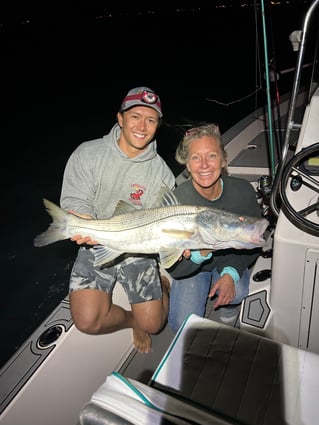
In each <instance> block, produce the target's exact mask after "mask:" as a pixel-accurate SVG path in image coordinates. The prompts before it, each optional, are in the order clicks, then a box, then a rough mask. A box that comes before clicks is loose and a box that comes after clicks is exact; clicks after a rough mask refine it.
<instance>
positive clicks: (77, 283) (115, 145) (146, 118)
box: [61, 87, 175, 353]
mask: <svg viewBox="0 0 319 425" xmlns="http://www.w3.org/2000/svg"><path fill="white" fill-rule="evenodd" d="M162 116H163V114H162V107H161V102H160V98H159V96H158V95H157V94H156V93H155V92H154V91H153V90H151V89H149V88H148V87H137V88H134V89H132V90H130V91H129V92H128V94H127V95H126V96H125V98H124V99H123V102H122V104H121V107H120V110H119V112H118V113H117V124H115V125H114V127H113V128H112V129H111V131H110V132H109V133H108V134H107V135H106V136H104V137H102V138H100V139H96V140H91V141H88V142H84V143H82V144H81V145H80V146H78V147H77V148H76V149H75V151H74V152H73V153H72V155H71V156H70V158H69V160H68V163H67V165H66V168H65V172H64V177H63V184H62V192H61V206H62V208H64V209H67V210H69V211H72V212H73V213H74V214H77V215H79V216H81V217H84V218H94V219H104V218H108V217H110V216H111V215H112V214H113V212H114V210H115V207H116V205H117V203H118V202H119V201H120V200H124V201H126V202H128V203H130V204H131V205H132V206H134V207H135V208H146V207H151V206H155V203H156V199H157V195H158V193H159V191H160V188H161V186H163V184H164V185H166V186H168V187H169V188H171V189H173V188H174V186H175V178H174V174H173V173H172V171H171V170H170V169H169V167H168V166H167V164H166V163H165V161H164V160H163V159H162V158H161V157H160V155H159V154H158V153H157V142H156V140H155V134H156V131H157V129H158V127H159V126H160V124H161V119H162ZM72 240H75V241H76V242H77V243H78V244H86V245H84V246H82V247H80V249H79V252H78V255H77V258H76V261H75V264H74V266H73V269H72V272H71V278H70V306H71V313H72V318H73V321H74V324H75V326H76V327H77V328H78V329H79V330H81V331H82V332H85V333H89V334H105V333H110V332H115V331H117V330H120V329H124V328H132V329H133V342H134V345H135V347H136V349H137V350H138V351H140V352H142V353H148V352H149V351H150V349H151V337H150V334H154V333H157V332H158V331H159V330H161V328H162V327H163V325H164V324H165V322H166V319H167V314H168V290H169V282H168V280H167V279H165V278H164V277H162V278H160V275H159V271H158V263H157V259H156V258H155V257H154V256H153V257H152V256H146V255H143V256H132V255H130V256H128V255H125V256H123V257H121V261H114V262H113V263H111V264H106V265H104V266H103V267H95V266H93V260H94V248H93V247H92V246H91V245H93V244H95V243H96V241H91V240H90V239H89V238H87V237H85V235H77V236H76V237H74V238H72ZM88 245H89V246H88ZM116 282H119V283H120V284H121V285H122V286H123V288H124V290H125V291H126V293H127V296H128V299H129V303H130V304H131V310H129V311H127V310H125V309H123V308H122V307H120V306H118V305H114V304H113V303H112V291H113V288H114V285H115V283H116Z"/></svg>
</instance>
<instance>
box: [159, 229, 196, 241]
mask: <svg viewBox="0 0 319 425" xmlns="http://www.w3.org/2000/svg"><path fill="white" fill-rule="evenodd" d="M162 232H163V233H165V234H166V235H167V236H170V237H171V238H173V239H178V240H184V239H190V238H191V237H192V236H193V234H194V233H193V232H188V231H187V230H179V229H162Z"/></svg>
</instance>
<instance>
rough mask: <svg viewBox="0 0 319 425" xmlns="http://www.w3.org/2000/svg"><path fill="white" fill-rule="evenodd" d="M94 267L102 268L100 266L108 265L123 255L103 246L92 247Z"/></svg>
mask: <svg viewBox="0 0 319 425" xmlns="http://www.w3.org/2000/svg"><path fill="white" fill-rule="evenodd" d="M93 252H94V266H102V264H105V263H110V262H111V261H113V260H115V258H117V257H119V256H120V255H122V254H123V252H120V251H114V250H113V249H110V248H107V247H106V246H104V245H96V246H94V251H93Z"/></svg>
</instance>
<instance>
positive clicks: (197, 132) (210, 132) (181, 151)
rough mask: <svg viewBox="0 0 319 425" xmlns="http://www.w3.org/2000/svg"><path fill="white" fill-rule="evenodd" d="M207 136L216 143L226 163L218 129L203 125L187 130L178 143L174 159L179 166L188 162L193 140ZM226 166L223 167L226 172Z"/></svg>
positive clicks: (216, 126) (211, 125)
mask: <svg viewBox="0 0 319 425" xmlns="http://www.w3.org/2000/svg"><path fill="white" fill-rule="evenodd" d="M204 136H208V137H213V138H214V139H215V140H216V141H217V142H218V146H219V149H220V153H221V156H222V158H223V159H224V160H225V162H227V153H226V151H225V147H224V144H223V142H222V139H221V134H220V131H219V127H218V125H216V124H212V123H210V124H203V125H201V126H199V127H194V128H191V129H190V130H187V131H186V133H185V134H184V137H183V139H182V140H181V141H180V142H179V144H178V146H177V149H176V152H175V159H176V161H177V162H178V163H179V164H181V165H186V164H187V162H188V155H189V146H190V144H191V143H192V141H193V140H195V139H200V138H201V137H204ZM226 169H227V165H226V166H225V167H223V171H224V170H225V171H226Z"/></svg>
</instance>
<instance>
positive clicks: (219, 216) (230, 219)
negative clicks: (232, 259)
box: [197, 208, 269, 249]
mask: <svg viewBox="0 0 319 425" xmlns="http://www.w3.org/2000/svg"><path fill="white" fill-rule="evenodd" d="M197 223H198V225H199V228H200V233H201V236H202V237H203V239H204V240H205V243H210V244H214V245H215V249H225V248H238V249H250V248H256V247H260V246H263V245H264V244H265V239H264V237H263V235H264V232H265V231H266V229H267V227H268V225H269V222H268V220H266V219H265V218H256V217H250V216H245V215H238V214H233V213H230V212H227V211H222V210H217V209H212V208H208V209H207V210H205V211H202V212H201V213H200V214H199V215H198V217H197Z"/></svg>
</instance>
